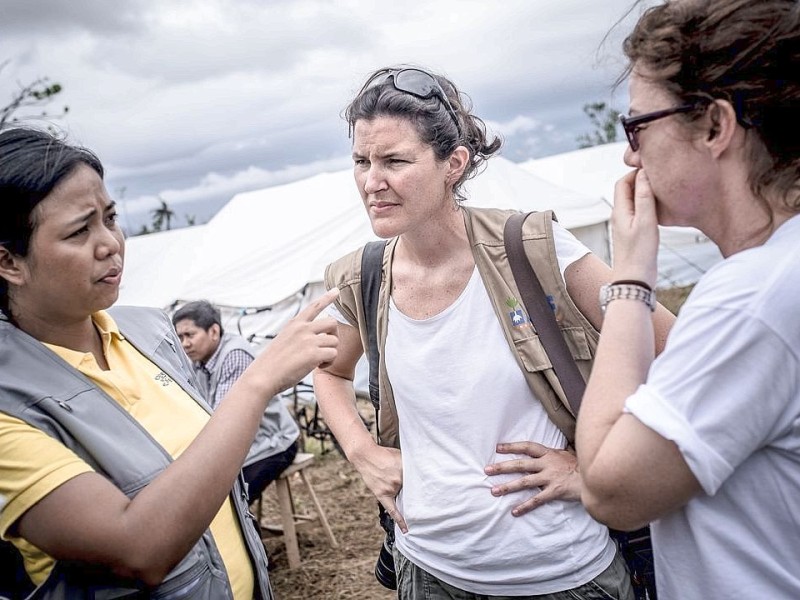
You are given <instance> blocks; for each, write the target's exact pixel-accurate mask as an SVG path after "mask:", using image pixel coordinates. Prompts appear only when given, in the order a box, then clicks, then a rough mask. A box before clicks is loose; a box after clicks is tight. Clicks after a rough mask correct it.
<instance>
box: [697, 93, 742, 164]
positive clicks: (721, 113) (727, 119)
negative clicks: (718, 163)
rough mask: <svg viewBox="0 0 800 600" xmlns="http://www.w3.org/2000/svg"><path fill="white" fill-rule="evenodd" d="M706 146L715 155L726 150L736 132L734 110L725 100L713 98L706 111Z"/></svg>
mask: <svg viewBox="0 0 800 600" xmlns="http://www.w3.org/2000/svg"><path fill="white" fill-rule="evenodd" d="M706 115H707V116H706V119H707V123H706V126H707V131H708V133H707V135H706V138H705V140H704V143H705V144H706V146H707V147H708V148H709V150H711V152H712V154H713V155H714V156H715V157H718V156H719V155H720V154H722V153H723V152H724V151H725V150H727V149H728V148H729V147H730V145H731V141H732V139H733V134H734V133H736V127H737V121H736V110H735V109H734V108H733V105H732V104H731V103H730V102H728V101H727V100H714V102H712V103H711V104H710V105H709V107H708V110H707V111H706Z"/></svg>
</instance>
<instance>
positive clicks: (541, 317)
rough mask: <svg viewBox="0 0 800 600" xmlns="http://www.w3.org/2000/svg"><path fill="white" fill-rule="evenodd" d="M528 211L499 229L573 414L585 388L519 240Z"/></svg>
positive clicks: (538, 331) (515, 279)
mask: <svg viewBox="0 0 800 600" xmlns="http://www.w3.org/2000/svg"><path fill="white" fill-rule="evenodd" d="M529 214H530V213H516V214H514V215H512V216H511V217H509V219H508V221H506V224H505V228H504V230H503V243H504V244H505V247H506V254H507V255H508V262H509V265H510V266H511V272H512V273H513V275H514V281H515V282H516V284H517V288H518V289H519V293H520V295H521V296H522V303H523V304H524V305H525V308H526V309H527V310H528V315H529V316H530V317H531V321H532V322H533V323H534V326H535V327H536V332H537V333H538V335H539V340H540V341H541V342H542V346H544V350H545V352H546V353H547V356H548V358H549V359H550V362H551V363H552V365H553V371H555V374H556V377H558V381H559V382H560V383H561V387H562V388H563V389H564V393H565V394H566V396H567V401H568V402H569V406H570V408H571V409H572V413H573V414H574V415H577V414H578V409H580V406H581V399H582V398H583V392H584V390H585V389H586V382H585V381H584V380H583V377H582V376H581V373H580V371H579V370H578V365H576V364H575V359H574V358H573V357H572V353H571V352H570V351H569V348H568V347H567V343H566V341H564V336H563V335H561V330H560V329H559V327H558V323H557V322H556V317H555V314H554V313H553V309H552V308H551V307H550V305H549V304H548V302H547V299H546V298H545V293H544V290H543V289H542V284H541V283H540V282H539V278H538V277H537V276H536V272H535V271H534V270H533V266H532V265H531V263H530V261H529V260H528V257H527V256H526V254H525V247H524V245H523V243H522V225H523V223H524V222H525V219H526V218H527V217H528V215H529Z"/></svg>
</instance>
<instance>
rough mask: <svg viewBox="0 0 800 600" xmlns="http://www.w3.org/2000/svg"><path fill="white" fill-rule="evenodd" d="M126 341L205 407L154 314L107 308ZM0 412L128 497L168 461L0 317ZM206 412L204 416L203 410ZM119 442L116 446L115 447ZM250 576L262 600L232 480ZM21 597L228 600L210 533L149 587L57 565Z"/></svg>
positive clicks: (255, 553) (120, 414)
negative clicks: (44, 436) (42, 434)
mask: <svg viewBox="0 0 800 600" xmlns="http://www.w3.org/2000/svg"><path fill="white" fill-rule="evenodd" d="M109 312H110V313H111V314H112V316H113V317H114V319H115V321H116V322H117V324H118V326H119V329H120V331H121V332H122V333H123V335H124V336H125V337H126V339H127V340H128V341H129V342H130V343H131V344H132V345H133V346H134V347H135V348H136V349H137V350H138V351H139V352H141V353H142V354H143V355H144V356H146V357H147V358H148V359H149V360H151V361H152V362H153V363H154V364H156V365H157V366H158V367H159V368H160V369H161V370H162V371H164V373H166V374H167V375H169V377H171V378H172V379H173V381H175V382H176V383H178V384H179V385H180V386H181V388H183V389H184V391H186V393H188V394H189V395H190V396H191V397H192V398H193V399H194V400H195V401H196V402H197V403H198V404H199V405H201V406H202V407H203V408H204V409H205V410H207V411H209V408H208V406H207V405H206V403H205V402H204V401H203V399H202V395H201V394H200V393H199V392H198V391H197V387H196V380H195V377H194V373H193V371H192V368H191V363H190V362H189V359H188V358H187V357H186V355H185V354H184V353H183V352H182V351H181V349H180V342H179V341H178V339H177V337H176V336H175V330H174V329H173V327H172V323H171V322H170V321H169V319H168V318H167V316H166V315H165V314H164V313H163V312H161V311H159V310H155V309H146V308H134V307H119V308H114V309H111V310H110V311H109ZM0 390H1V391H2V393H0V411H2V412H4V413H7V414H9V415H11V416H13V417H16V418H18V419H21V420H23V421H25V422H27V423H28V424H30V425H31V426H33V427H36V428H37V429H40V430H42V431H44V432H45V433H47V434H48V435H50V436H52V437H54V438H55V439H57V440H59V441H60V442H61V443H63V444H64V445H65V446H67V447H68V448H70V449H71V450H72V451H74V452H75V453H76V454H77V455H78V456H80V457H81V458H82V459H83V460H84V461H86V462H87V463H88V464H89V465H90V466H91V467H92V468H94V469H95V470H96V471H97V472H98V473H101V474H103V475H105V476H106V477H108V478H109V479H110V480H111V481H113V482H114V484H115V485H116V486H117V487H118V488H119V489H120V490H121V491H122V492H123V493H124V494H125V495H127V496H128V497H129V498H133V497H134V496H135V495H136V494H137V493H138V491H139V490H141V489H142V488H143V487H145V486H146V485H147V484H148V483H150V482H151V481H152V480H153V479H154V478H155V477H156V476H157V475H158V474H160V473H161V472H162V471H163V470H164V469H165V468H166V467H167V466H168V465H169V464H170V463H171V462H172V458H171V457H170V456H169V454H168V453H167V452H166V451H165V450H164V449H163V448H162V447H161V446H160V445H159V444H158V443H157V442H156V441H155V440H154V439H153V438H152V437H151V436H150V434H148V433H147V432H146V431H145V430H144V429H143V428H142V427H141V425H139V423H138V422H136V421H135V420H134V419H133V418H132V417H131V416H130V415H129V414H128V413H127V412H125V410H123V409H122V407H120V405H119V404H118V403H117V402H116V401H114V400H113V399H112V398H111V397H109V396H108V395H107V394H105V393H104V392H103V391H102V390H100V389H99V388H98V387H97V386H96V385H95V384H94V383H92V382H91V380H89V379H88V378H86V377H85V376H84V375H82V374H81V373H80V372H78V371H77V370H76V369H74V368H73V367H72V366H70V365H69V364H67V363H66V362H65V361H63V360H62V359H61V358H60V357H59V356H57V355H56V354H55V353H53V352H51V351H50V350H48V349H47V348H46V347H45V346H44V345H43V344H41V343H40V342H38V341H37V340H35V339H34V338H32V337H30V336H29V335H27V334H25V333H24V332H22V331H20V330H19V329H17V328H16V327H14V326H13V325H11V324H9V323H7V322H5V321H0ZM209 412H210V411H209ZM120 440H124V443H120ZM231 498H232V500H233V504H234V506H235V508H236V513H237V516H238V519H239V525H240V528H241V530H242V534H243V537H244V539H245V542H246V545H247V549H248V554H249V556H250V560H251V563H252V567H253V573H254V577H255V598H257V599H259V600H270V599H271V598H272V592H271V590H270V585H269V577H268V575H267V557H266V554H265V552H264V547H263V545H262V542H261V540H260V538H259V535H258V532H257V529H256V527H255V525H254V522H253V517H252V515H251V514H250V512H249V510H248V507H247V502H246V497H245V493H244V488H243V485H242V481H241V477H240V478H239V480H237V482H236V483H235V485H234V488H233V491H232V493H231ZM29 598H30V599H47V600H61V599H64V600H67V599H69V600H72V599H84V598H85V599H87V600H88V599H90V598H91V599H95V598H96V599H98V600H99V599H111V598H159V599H164V600H166V599H167V598H169V599H170V600H171V599H173V598H175V599H177V598H181V599H184V598H187V599H188V598H191V599H193V600H194V599H197V600H218V599H226V598H228V599H232V598H233V595H232V592H231V589H230V585H229V582H228V576H227V573H226V571H225V566H224V564H223V562H222V558H221V557H220V554H219V551H218V550H217V547H216V543H215V542H214V538H213V536H212V535H211V532H210V530H206V532H205V533H204V534H203V536H202V537H201V538H200V540H198V542H197V543H196V544H195V545H194V547H192V549H191V550H190V551H189V553H188V554H187V555H186V556H185V557H184V558H183V560H181V562H180V563H178V565H177V566H176V567H175V568H174V569H173V570H172V571H171V572H170V573H169V575H168V576H167V577H166V579H165V580H164V582H163V583H162V584H161V585H160V586H158V587H157V588H155V589H146V588H144V587H143V586H140V585H138V584H137V583H136V582H130V581H125V580H122V579H120V578H117V577H115V576H113V575H107V576H102V577H101V576H98V575H97V574H96V573H91V574H90V573H88V572H87V571H86V570H85V568H82V567H81V566H79V565H75V564H70V563H67V562H65V561H57V562H56V565H55V567H54V568H53V571H52V572H51V573H50V576H49V577H48V578H47V580H46V581H45V582H44V583H43V584H42V585H40V586H39V587H38V588H37V589H36V590H35V591H34V592H33V593H32V594H31V596H30V597H29Z"/></svg>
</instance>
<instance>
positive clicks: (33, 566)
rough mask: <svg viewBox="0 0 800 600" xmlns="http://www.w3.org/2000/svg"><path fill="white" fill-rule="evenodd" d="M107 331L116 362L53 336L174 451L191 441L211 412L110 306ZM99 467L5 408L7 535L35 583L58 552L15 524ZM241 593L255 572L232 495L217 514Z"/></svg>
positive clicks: (224, 552)
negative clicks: (21, 534)
mask: <svg viewBox="0 0 800 600" xmlns="http://www.w3.org/2000/svg"><path fill="white" fill-rule="evenodd" d="M93 320H94V323H95V326H96V327H97V329H98V331H99V332H100V334H101V336H102V339H103V350H104V352H105V356H106V360H107V361H108V365H109V370H108V371H103V370H102V369H100V367H99V366H98V364H97V362H96V361H95V359H94V356H93V355H92V354H91V353H83V352H75V351H73V350H69V349H67V348H62V347H60V346H53V345H50V344H48V345H47V346H48V348H50V349H51V350H53V351H54V352H55V353H56V354H58V355H59V356H60V357H61V358H63V359H64V360H65V361H66V362H68V363H69V364H70V365H72V366H73V367H75V368H76V369H78V370H79V371H80V372H81V373H83V374H84V375H85V376H86V377H88V378H89V379H91V380H92V381H93V382H94V383H96V384H97V386H98V387H100V388H101V389H102V390H103V391H104V392H106V393H107V394H108V395H109V396H111V398H113V399H114V400H116V401H117V402H118V403H119V404H120V406H122V407H123V408H124V409H125V410H126V411H127V412H128V413H129V414H130V415H131V416H132V417H133V418H134V419H136V420H137V421H138V422H139V423H140V424H141V425H142V427H144V429H145V430H147V432H148V433H149V434H150V435H151V436H152V437H153V438H154V439H155V440H156V441H157V442H158V443H159V444H161V446H163V447H164V449H165V450H166V451H167V452H168V453H169V454H170V456H172V457H173V458H178V457H179V456H180V455H181V453H182V452H183V451H184V450H185V449H186V448H187V447H188V446H189V444H191V442H192V441H193V440H194V438H195V437H196V436H197V434H198V433H199V432H200V430H201V429H202V428H203V426H204V425H205V424H206V423H207V422H208V419H209V415H208V413H206V412H205V411H204V410H203V409H202V408H201V407H200V406H198V405H197V403H196V402H195V401H194V400H193V399H192V398H191V397H190V396H189V395H188V394H186V392H184V391H183V389H182V388H181V387H180V386H179V385H178V384H176V383H175V382H174V381H172V379H171V378H170V377H169V376H167V375H166V373H164V372H163V371H161V369H159V368H158V367H157V366H156V365H155V364H153V363H152V362H151V361H150V360H148V359H147V358H146V357H145V356H143V355H142V354H140V353H139V351H138V350H136V349H135V348H134V347H133V346H131V345H130V344H129V343H128V342H127V341H126V340H125V338H124V337H123V336H122V335H121V334H120V332H119V329H118V328H117V326H116V324H115V323H114V321H113V319H112V318H111V317H110V316H109V315H108V313H106V312H102V311H101V312H99V313H96V314H95V315H93ZM91 471H92V468H91V467H90V466H89V465H88V464H86V463H85V462H84V461H83V460H81V459H80V458H79V457H78V456H77V455H76V454H75V453H73V452H72V451H71V450H69V449H68V448H67V447H66V446H64V445H63V444H61V443H60V442H58V441H57V440H55V439H54V438H52V437H50V436H49V435H47V434H46V433H44V432H42V431H40V430H38V429H36V428H35V427H31V426H30V425H28V424H27V423H25V422H24V421H21V420H19V419H15V418H13V417H9V416H8V415H6V414H5V413H1V412H0V535H2V536H3V538H5V539H9V540H10V541H11V542H13V543H14V545H16V546H17V548H19V550H20V551H21V552H22V555H23V556H24V558H25V568H26V569H27V572H28V574H29V575H30V577H31V579H32V580H33V582H34V583H35V584H37V585H38V584H40V583H42V582H43V581H44V580H45V579H46V577H47V575H48V574H49V573H50V570H51V569H52V567H53V563H54V561H53V559H52V558H50V557H49V556H48V555H46V554H45V553H44V552H42V551H41V550H39V549H38V548H36V547H35V546H33V545H32V544H29V543H28V542H26V541H25V540H23V539H21V538H17V537H13V536H8V529H9V527H10V526H11V525H12V524H13V523H14V522H16V520H17V519H19V517H20V516H22V515H23V514H24V513H25V511H27V510H28V509H29V508H30V507H31V506H33V505H34V504H35V503H36V502H38V501H39V500H41V499H42V498H44V497H45V496H47V495H48V494H49V493H50V492H52V491H53V490H54V489H55V488H57V487H58V486H60V485H61V484H63V483H64V482H66V481H68V480H69V479H72V478H73V477H75V476H76V475H79V474H81V473H86V472H91ZM211 532H212V534H213V535H214V540H215V541H216V543H217V547H218V548H219V551H220V554H221V556H222V560H223V562H224V563H225V569H226V570H227V572H228V577H229V578H230V581H231V585H232V587H233V592H234V598H236V599H237V600H245V599H247V600H250V599H251V598H253V586H254V578H253V571H252V565H251V563H250V559H249V557H248V554H247V548H246V545H245V541H244V537H243V536H242V532H241V529H240V527H239V522H238V519H237V517H236V513H235V510H234V508H233V503H232V501H231V500H230V499H228V500H227V501H226V502H225V504H223V505H222V507H221V508H220V511H219V512H218V513H217V516H216V517H215V518H214V520H213V521H212V522H211Z"/></svg>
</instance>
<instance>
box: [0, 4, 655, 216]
mask: <svg viewBox="0 0 800 600" xmlns="http://www.w3.org/2000/svg"><path fill="white" fill-rule="evenodd" d="M632 4H633V0H603V1H597V0H494V1H489V0H482V1H481V0H436V1H430V2H426V1H423V0H390V1H386V2H384V1H381V0H372V1H368V0H281V1H279V0H227V1H225V0H120V1H111V0H0V61H2V60H7V61H9V62H8V64H6V66H5V68H4V69H3V70H2V71H0V105H3V104H6V103H7V100H8V99H10V97H11V95H12V93H13V92H14V90H16V89H18V88H19V85H20V84H24V83H29V82H30V81H32V80H34V79H36V78H38V77H49V78H50V79H51V80H52V81H55V82H58V83H60V84H61V85H62V86H63V88H64V91H63V92H62V93H61V94H59V95H58V97H57V99H56V101H55V102H53V104H51V105H50V106H49V107H48V110H49V111H51V112H58V111H59V108H60V107H61V106H63V105H64V104H66V105H68V106H69V112H68V114H67V116H66V117H65V118H63V119H61V120H60V121H58V123H59V124H60V125H59V126H60V127H62V128H64V129H66V130H67V132H68V134H69V136H70V138H71V139H72V140H73V141H76V142H78V143H81V144H84V145H86V146H88V147H89V148H91V149H93V150H94V151H95V152H97V153H98V154H99V156H100V158H101V159H102V160H103V162H104V164H105V166H106V170H107V177H106V180H107V185H108V188H109V191H110V192H111V193H112V195H113V196H115V197H116V198H117V199H118V200H121V202H120V206H121V208H122V210H121V214H122V218H123V225H124V226H126V228H127V229H128V230H129V231H133V230H136V229H138V228H139V226H140V225H141V224H142V223H144V222H146V221H148V220H149V217H148V216H147V215H148V211H149V210H151V209H152V208H154V207H155V206H156V205H157V200H156V196H161V197H162V198H164V199H165V200H166V201H167V202H168V204H169V205H170V206H171V207H172V208H173V210H175V212H176V213H177V225H178V226H181V225H183V224H185V223H186V216H187V215H193V216H194V217H196V218H197V221H198V222H204V221H206V220H208V218H209V217H210V216H211V215H212V214H213V212H214V211H216V210H217V209H218V208H219V207H220V206H221V205H222V204H224V202H225V201H227V200H228V199H230V198H231V196H233V194H235V193H237V192H240V191H245V190H252V189H257V188H261V187H265V186H268V185H273V184H277V183H284V182H287V181H290V180H293V179H298V178H301V177H305V176H309V175H312V174H314V173H317V172H320V171H325V170H339V169H343V168H347V167H348V166H349V165H350V158H349V154H350V144H349V140H348V139H347V127H346V125H345V123H344V121H342V119H341V118H340V113H341V111H342V109H343V107H344V106H345V105H346V104H347V102H348V100H349V99H350V98H351V96H352V94H353V93H354V92H355V91H357V90H358V89H359V87H360V86H361V83H362V82H363V79H364V78H365V77H366V75H367V74H368V73H370V72H371V71H372V70H374V69H377V68H380V67H383V66H387V65H393V64H398V63H414V64H418V65H423V66H427V67H429V68H431V69H433V70H436V71H439V72H442V73H444V74H446V75H447V76H449V77H451V78H452V79H453V80H454V81H455V83H456V84H457V85H458V86H460V87H461V89H462V90H463V91H465V92H467V93H468V94H469V96H470V97H471V98H472V100H473V103H474V105H475V113H476V114H477V115H478V116H480V117H482V118H483V119H484V120H485V121H487V123H488V124H489V125H490V127H491V129H492V130H493V131H494V132H496V133H500V134H502V135H503V136H504V138H505V140H506V144H505V146H504V150H503V155H504V156H506V157H507V158H510V159H511V160H514V161H522V160H525V159H528V158H535V157H540V156H546V155H550V154H555V153H558V152H564V151H568V150H572V149H575V148H576V147H577V143H576V137H577V136H579V135H580V134H582V133H587V132H589V131H591V129H592V127H591V125H590V123H589V120H588V118H587V117H586V116H585V115H584V113H583V111H582V107H583V106H584V105H585V104H586V103H588V102H594V101H605V102H609V103H610V104H612V105H613V106H614V107H615V108H616V109H618V110H626V109H627V90H626V88H625V86H622V87H621V88H620V89H619V90H617V91H616V92H613V90H612V83H613V81H614V80H615V79H616V78H617V76H618V75H619V73H620V72H621V71H622V69H623V67H624V62H623V60H622V58H621V53H620V50H619V47H620V43H621V40H622V38H623V37H624V34H625V33H626V32H627V31H629V29H630V26H631V18H630V17H629V18H628V19H627V20H626V21H623V23H622V24H621V25H619V26H617V27H616V28H613V27H614V24H615V23H617V22H618V21H619V19H620V18H622V17H623V16H624V15H625V14H626V12H627V11H628V9H629V8H630V6H631V5H632ZM638 12H639V9H638V8H637V9H636V10H635V11H634V15H633V16H634V17H635V15H636V14H638ZM612 28H613V30H612ZM610 30H611V33H610V35H609V36H608V38H607V39H606V41H605V42H604V41H603V40H604V38H605V36H606V35H607V34H608V33H609V31H610Z"/></svg>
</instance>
